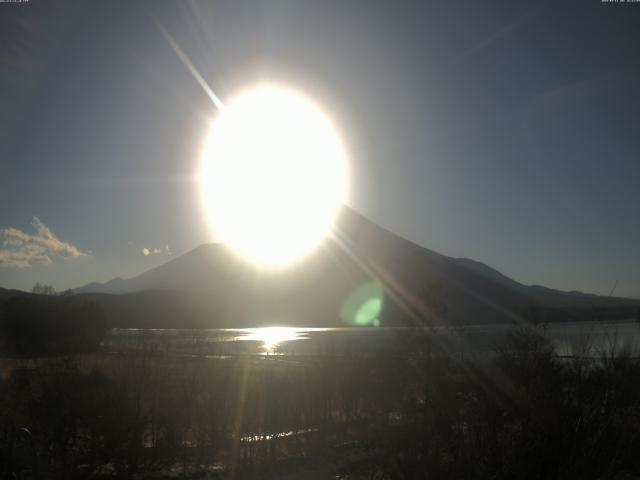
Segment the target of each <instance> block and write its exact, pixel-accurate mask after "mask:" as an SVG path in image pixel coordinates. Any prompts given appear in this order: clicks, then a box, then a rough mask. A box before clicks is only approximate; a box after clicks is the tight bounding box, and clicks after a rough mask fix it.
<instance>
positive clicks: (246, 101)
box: [200, 86, 348, 267]
mask: <svg viewBox="0 0 640 480" xmlns="http://www.w3.org/2000/svg"><path fill="white" fill-rule="evenodd" d="M347 177H348V172H347V161H346V155H345V152H344V149H343V147H342V143H341V141H340V138H339V136H338V134H337V132H336V130H335V129H334V127H333V125H332V124H331V122H330V120H329V119H328V118H327V116H326V115H325V114H324V113H322V112H321V111H320V109H319V108H317V107H316V106H315V105H314V104H313V103H312V102H311V101H309V100H308V99H307V98H305V97H303V96H302V95H300V94H299V93H296V92H294V91H291V90H288V89H285V88H281V87H275V86H261V87H258V88H255V89H253V90H250V91H247V92H245V93H244V94H242V95H240V96H238V97H237V98H235V99H233V100H231V101H230V102H229V103H227V104H225V108H224V110H223V111H222V112H221V113H220V115H219V116H218V117H217V118H216V119H215V121H214V122H213V125H212V128H211V133H210V135H209V138H208V140H207V143H206V146H205V150H204V153H203V157H202V165H201V172H200V180H201V188H202V195H203V201H204V204H205V208H206V210H207V214H208V217H209V222H210V224H211V227H212V229H213V232H214V235H215V236H216V238H217V239H219V240H221V241H223V242H225V243H227V244H228V245H229V246H230V247H231V248H232V249H233V250H234V251H236V252H237V253H238V254H239V255H241V256H242V257H244V258H246V259H247V260H249V261H251V262H253V263H255V264H258V265H260V266H265V267H283V266H286V265H289V264H290V263H292V262H294V261H296V260H298V259H300V258H302V257H304V256H305V255H307V254H308V253H309V252H311V251H312V250H313V248H314V247H315V246H316V245H317V244H318V243H319V242H320V241H321V240H322V239H323V238H324V237H325V236H326V234H327V233H328V232H329V231H330V229H331V225H332V223H333V219H334V217H335V214H336V212H337V210H338V208H339V206H340V204H341V203H342V202H343V201H344V200H345V199H346V195H347V184H348V178H347Z"/></svg>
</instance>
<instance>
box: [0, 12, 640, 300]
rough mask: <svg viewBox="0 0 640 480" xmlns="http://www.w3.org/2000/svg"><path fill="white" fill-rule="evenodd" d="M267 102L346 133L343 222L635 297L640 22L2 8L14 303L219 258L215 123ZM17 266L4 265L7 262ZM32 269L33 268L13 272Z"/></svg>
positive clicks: (4, 182) (566, 285)
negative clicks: (300, 110)
mask: <svg viewBox="0 0 640 480" xmlns="http://www.w3.org/2000/svg"><path fill="white" fill-rule="evenodd" d="M158 25H161V26H162V28H164V29H165V30H166V31H167V32H169V33H170V34H171V36H172V37H173V38H174V39H175V41H176V42H177V43H178V44H179V45H180V47H181V48H182V50H183V51H184V52H185V53H186V55H187V56H188V57H189V58H190V59H191V61H192V63H193V64H194V66H195V67H196V68H197V70H198V71H199V72H200V74H201V75H202V77H203V78H204V79H205V80H206V82H207V83H208V84H209V85H210V86H211V88H212V89H213V90H214V91H215V92H216V94H217V95H218V96H219V97H220V98H221V99H222V100H223V101H224V100H225V99H226V98H229V97H231V96H233V95H234V94H236V93H237V92H238V91H240V90H243V89H246V88H247V87H250V86H251V85H255V84H259V83H261V82H265V81H267V82H277V83H280V84H285V85H289V86H291V87H292V88H295V89H296V90H298V91H301V92H304V93H305V94H306V95H308V96H309V97H311V98H312V99H314V101H315V102H316V103H317V104H318V105H321V106H322V107H323V109H324V111H325V112H326V113H327V115H329V116H330V117H331V119H332V121H333V123H334V124H335V125H336V126H337V127H338V129H339V131H340V134H341V136H342V138H343V140H344V143H345V144H346V146H347V150H348V157H349V165H350V171H351V185H350V194H349V200H348V204H349V205H350V206H352V207H353V208H355V209H356V210H358V211H359V212H361V213H362V214H364V215H365V216H367V217H369V218H370V219H371V220H373V221H375V222H376V223H378V224H380V225H382V226H383V227H385V228H388V229H390V230H392V231H393V232H395V233H397V234H399V235H401V236H404V237H406V238H408V239H410V240H412V241H414V242H416V243H418V244H420V245H423V246H425V247H427V248H430V249H433V250H435V251H437V252H439V253H443V254H446V255H450V256H455V257H468V258H473V259H475V260H478V261H482V262H485V263H486V264H488V265H490V266H492V267H494V268H496V269H498V270H499V271H501V272H502V273H504V274H505V275H507V276H509V277H512V278H514V279H516V280H518V281H520V282H522V283H525V284H541V285H545V286H548V287H553V288H559V289H563V290H581V291H585V292H592V293H598V294H607V295H608V294H610V293H611V291H612V289H614V286H615V289H614V293H615V294H616V295H624V296H634V297H640V208H639V207H640V158H639V154H640V87H639V86H640V28H637V27H638V25H640V3H624V2H622V3H607V2H601V1H600V0H580V1H563V0H555V1H547V2H545V1H537V2H524V1H513V0H511V1H506V0H505V1H501V2H493V1H483V2H478V1H476V0H473V1H457V2H435V1H434V2H429V1H424V0H423V1H416V2H408V1H407V2H391V1H388V2H377V1H366V2H365V1H361V2H358V1H351V2H345V1H331V0H323V1H316V2H304V1H294V0H273V1H268V0H264V1H241V0H235V1H234V2H213V1H211V2H209V1H207V2H204V1H200V2H190V1H179V2H168V1H167V2H157V1H151V2H143V1H141V2H117V1H109V2H98V1H85V2H68V3H67V2H65V3H62V2H55V3H54V2H50V3H45V2H41V1H37V0H31V1H29V2H23V3H0V235H1V236H2V244H1V245H0V286H1V287H5V288H19V289H24V290H30V289H31V287H32V286H33V285H34V284H35V283H36V282H41V283H47V284H51V285H53V286H54V287H55V288H56V289H58V290H64V289H66V288H73V287H77V286H81V285H84V284H86V283H88V282H91V281H107V280H109V279H111V278H114V277H117V276H121V277H125V278H126V277H130V276H133V275H136V274H138V273H141V272H143V271H145V270H147V269H149V268H152V267H154V266H157V265H160V264H162V263H164V262H166V261H167V260H169V259H171V258H174V257H175V256H177V255H179V254H182V253H185V252H187V251H189V250H190V249H192V248H194V247H196V246H197V245H199V244H202V243H206V242H210V241H212V234H211V232H210V229H209V227H208V225H207V222H206V220H205V216H204V212H203V208H202V205H201V202H200V195H199V191H198V188H197V185H196V176H197V173H198V172H197V170H198V160H199V153H200V151H201V147H202V144H203V142H204V139H205V137H206V133H207V132H208V129H209V126H210V123H211V120H212V118H214V117H215V115H216V108H215V106H214V105H213V104H212V102H211V100H210V99H209V97H208V96H207V94H206V93H205V92H204V91H203V89H202V88H201V87H200V86H199V84H198V83H197V82H196V81H195V80H194V78H193V76H192V75H191V74H190V73H189V71H188V70H187V69H186V68H185V66H184V65H183V64H182V63H181V62H180V60H179V58H178V57H177V55H176V54H175V52H174V51H173V50H172V49H171V47H170V46H169V44H168V43H167V40H166V39H165V38H164V37H163V35H162V33H161V31H160V29H159V28H158ZM9 250H10V251H11V252H13V253H11V254H8V253H7V251H9ZM16 252H18V253H16Z"/></svg>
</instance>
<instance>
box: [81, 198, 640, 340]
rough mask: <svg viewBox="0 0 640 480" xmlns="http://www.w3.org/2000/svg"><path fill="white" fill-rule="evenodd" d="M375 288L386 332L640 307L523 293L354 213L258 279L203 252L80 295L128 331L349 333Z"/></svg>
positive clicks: (217, 248) (548, 292)
mask: <svg viewBox="0 0 640 480" xmlns="http://www.w3.org/2000/svg"><path fill="white" fill-rule="evenodd" d="M372 282H373V283H372ZM375 282H379V283H380V284H381V285H382V287H383V292H384V293H383V305H384V307H383V312H382V315H381V318H380V320H381V321H382V324H383V325H416V324H417V325H423V324H473V323H494V322H519V321H522V320H537V321H547V320H551V321H552V320H563V319H570V318H586V317H590V318H591V317H593V318H605V317H620V316H632V315H635V309H636V308H637V307H638V306H639V305H640V302H638V301H637V300H628V299H619V298H609V297H598V296H594V295H583V294H576V293H568V292H560V291H557V290H552V289H545V288H542V287H535V286H533V287H530V286H525V285H522V284H520V283H518V282H516V281H514V280H512V279H510V278H508V277H506V276H504V275H502V274H501V273H500V272H498V271H496V270H494V269H492V268H490V267H488V266H487V265H485V264H482V263H480V262H476V261H473V260H470V259H456V258H451V257H447V256H444V255H440V254H438V253H436V252H434V251H431V250H429V249H426V248H423V247H420V246H419V245H416V244H414V243H412V242H410V241H408V240H406V239H404V238H402V237H399V236H397V235H395V234H393V233H392V232H389V231H388V230H385V229H383V228H381V227H379V226H377V225H375V224H374V223H372V222H370V221H369V220H367V219H366V218H364V217H362V216H361V215H359V214H357V213H355V212H354V211H352V210H351V209H349V208H346V207H345V208H344V209H343V210H342V211H341V213H340V215H339V217H338V219H337V221H336V228H335V235H334V237H332V238H330V239H327V240H326V241H325V242H323V244H322V245H321V246H320V247H319V248H318V249H317V251H316V252H315V253H314V254H313V255H311V256H310V257H309V258H308V259H306V260H305V261H303V262H301V263H300V264H298V265H296V266H294V267H291V268H289V269H286V270H283V271H277V272H268V271H260V270H256V269H255V268H253V267H251V266H250V265H247V264H246V263H244V262H243V261H241V260H239V259H237V258H236V256H235V255H234V254H233V253H232V252H230V251H229V250H228V249H227V247H225V246H224V245H221V244H211V245H201V246H200V247H197V248H196V249H194V250H192V251H190V252H188V253H186V254H185V255H182V256H180V257H178V258H175V259H173V260H171V261H170V262H167V263H166V264H164V265H161V266H159V267H157V268H154V269H152V270H149V271H147V272H144V273H142V274H141V275H138V276H136V277H133V278H131V279H121V278H117V279H114V280H112V281H110V282H107V283H105V284H96V283H93V284H89V285H86V286H85V287H82V288H79V289H77V290H76V291H75V292H76V293H77V294H84V295H87V296H89V297H91V298H93V299H95V300H96V301H98V302H99V303H101V304H102V305H103V307H104V308H105V309H106V310H109V311H110V312H112V313H111V314H110V315H108V316H109V317H111V318H112V319H113V321H114V322H115V323H116V324H119V325H120V326H127V325H130V324H131V322H134V323H135V322H136V321H137V322H138V323H140V324H144V325H145V326H149V325H153V324H154V321H153V320H149V318H150V317H154V316H155V318H156V323H155V324H162V326H167V324H172V325H173V326H184V325H197V326H209V327H219V326H225V327H234V326H235V327H238V326H240V327H243V326H253V325H264V324H274V323H277V324H292V325H300V326H337V325H344V321H345V319H344V318H343V317H344V307H345V305H347V304H349V302H353V298H354V297H355V298H358V296H359V295H360V296H362V291H366V289H367V288H370V287H369V286H371V285H372V284H375ZM363 289H364V290H363ZM371 291H374V292H375V291H376V289H375V288H373V289H372V290H371ZM151 292H154V293H151ZM162 292H165V293H164V294H163V293H162ZM169 292H171V293H169ZM96 293H101V294H111V295H97V296H96V295H95V294H96ZM89 294H91V295H89ZM123 294H126V295H123ZM371 295H376V294H375V293H371V294H369V296H371ZM367 299H370V298H364V299H360V300H356V301H361V302H364V301H366V300H367ZM113 305H119V306H118V307H113ZM132 311H135V312H136V313H135V314H134V315H132V314H131V312H132ZM118 312H119V313H118ZM151 312H153V313H151ZM167 312H170V313H167ZM341 312H342V313H343V315H342V316H341ZM160 317H162V319H163V320H162V321H160V320H159V319H160ZM125 318H126V319H127V320H126V321H125V320H124V319H125ZM136 319H138V320H136ZM172 319H173V320H172ZM172 322H173V323H172Z"/></svg>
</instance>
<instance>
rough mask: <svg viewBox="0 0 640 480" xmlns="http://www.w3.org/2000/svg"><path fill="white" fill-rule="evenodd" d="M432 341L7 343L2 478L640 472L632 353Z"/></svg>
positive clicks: (0, 401)
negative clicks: (244, 347)
mask: <svg viewBox="0 0 640 480" xmlns="http://www.w3.org/2000/svg"><path fill="white" fill-rule="evenodd" d="M434 351H435V350H433V351H432V354H431V355H426V354H422V353H419V352H416V353H415V354H407V353H402V354H400V353H398V352H371V351H370V352H356V351H354V352H353V354H351V355H349V354H347V355H341V356H316V357H301V358H297V357H295V356H294V357H284V358H283V357H267V358H260V357H255V356H253V357H252V356H239V357H235V358H226V359H223V358H206V357H203V356H200V357H190V356H178V355H175V354H168V353H157V352H152V351H140V350H138V351H130V352H120V353H107V352H102V353H90V354H82V355H74V356H50V357H40V358H37V359H30V360H26V359H16V358H12V359H5V360H2V363H1V364H0V366H1V367H2V369H1V375H0V478H2V479H4V478H55V479H74V478H77V479H81V478H82V479H84V478H164V477H165V476H169V474H170V473H173V474H174V475H178V476H181V477H184V478H279V477H280V476H282V475H284V474H288V475H289V476H288V477H287V478H303V479H304V478H307V477H306V476H305V475H308V474H309V472H315V474H316V475H318V476H317V477H313V478H345V479H347V478H349V479H386V478H389V479H392V478H393V479H395V478H398V479H413V478H416V479H417V478H434V479H440V478H442V479H451V478H478V479H485V478H486V479H507V478H523V479H529V478H530V479H543V478H544V479H569V478H571V479H573V478H583V479H607V478H612V479H617V478H629V477H626V476H624V475H638V474H640V456H639V455H638V452H639V451H640V365H639V364H638V363H637V362H636V361H635V360H634V359H633V358H631V357H630V356H629V355H625V354H624V353H620V352H618V353H613V352H612V351H611V352H601V355H600V357H599V358H598V359H597V360H596V361H593V360H586V359H584V358H581V357H576V358H574V359H571V360H567V359H559V358H557V357H556V356H555V355H554V352H553V349H552V348H551V346H550V344H549V343H548V342H547V340H546V339H545V337H544V335H543V333H542V332H541V331H539V330H522V331H518V332H517V333H515V334H513V335H512V336H511V337H510V338H509V340H508V342H507V343H505V344H504V345H502V346H501V347H500V348H498V349H497V350H496V352H495V354H493V355H489V356H484V357H483V358H474V359H461V358H459V357H456V356H449V355H446V353H444V352H440V353H437V354H436V353H433V352H434ZM305 472H306V473H305ZM309 478H312V477H309Z"/></svg>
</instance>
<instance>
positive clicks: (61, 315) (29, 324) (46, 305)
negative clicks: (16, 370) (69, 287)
mask: <svg viewBox="0 0 640 480" xmlns="http://www.w3.org/2000/svg"><path fill="white" fill-rule="evenodd" d="M36 287H39V284H38V285H36ZM36 287H34V290H35V288H36ZM42 288H46V286H45V287H42ZM49 288H50V287H49ZM106 328H107V322H106V319H105V316H104V313H103V311H102V308H101V307H100V306H99V305H98V304H97V303H95V302H91V301H87V300H79V299H76V298H73V297H69V296H62V297H56V296H53V295H29V294H24V295H16V296H13V297H10V298H9V299H7V300H6V301H5V302H4V303H3V304H1V305H0V350H1V351H2V352H4V353H8V354H13V355H43V354H56V353H69V352H83V351H92V350H96V349H97V348H98V347H99V345H100V342H101V341H102V339H103V338H104V335H105V331H106Z"/></svg>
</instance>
